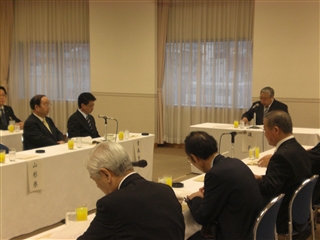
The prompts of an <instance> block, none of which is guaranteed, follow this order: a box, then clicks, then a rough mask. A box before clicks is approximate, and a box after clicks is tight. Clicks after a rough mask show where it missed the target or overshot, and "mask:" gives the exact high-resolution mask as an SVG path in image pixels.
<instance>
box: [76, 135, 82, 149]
mask: <svg viewBox="0 0 320 240" xmlns="http://www.w3.org/2000/svg"><path fill="white" fill-rule="evenodd" d="M76 147H77V148H82V137H76Z"/></svg>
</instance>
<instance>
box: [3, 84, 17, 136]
mask: <svg viewBox="0 0 320 240" xmlns="http://www.w3.org/2000/svg"><path fill="white" fill-rule="evenodd" d="M6 99H7V90H6V89H5V88H4V87H2V86H0V129H1V130H8V124H9V121H10V120H14V121H15V122H16V123H19V125H20V129H23V122H21V120H20V119H19V118H17V117H16V115H14V112H13V109H12V108H11V107H10V106H7V105H4V104H5V102H6Z"/></svg>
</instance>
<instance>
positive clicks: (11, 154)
mask: <svg viewBox="0 0 320 240" xmlns="http://www.w3.org/2000/svg"><path fill="white" fill-rule="evenodd" d="M16 151H17V150H16V149H15V148H9V160H10V161H15V160H16Z"/></svg>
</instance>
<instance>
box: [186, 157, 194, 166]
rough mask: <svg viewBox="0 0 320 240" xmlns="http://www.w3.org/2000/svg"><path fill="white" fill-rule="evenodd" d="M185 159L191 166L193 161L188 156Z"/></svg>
mask: <svg viewBox="0 0 320 240" xmlns="http://www.w3.org/2000/svg"><path fill="white" fill-rule="evenodd" d="M187 161H188V163H189V164H190V166H193V163H192V162H191V159H190V157H187Z"/></svg>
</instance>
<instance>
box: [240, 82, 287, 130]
mask: <svg viewBox="0 0 320 240" xmlns="http://www.w3.org/2000/svg"><path fill="white" fill-rule="evenodd" d="M273 110H282V111H285V112H288V106H287V105H286V104H284V103H282V102H279V101H277V100H276V99H274V90H273V88H271V87H264V88H262V89H261V91H260V101H257V102H254V103H253V104H252V106H251V108H250V109H249V110H248V111H247V112H245V113H244V114H243V115H242V117H241V120H242V121H244V123H245V124H247V123H248V122H249V121H251V119H253V116H254V113H256V124H257V125H262V124H263V116H264V115H265V114H266V113H268V112H271V111H273Z"/></svg>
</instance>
